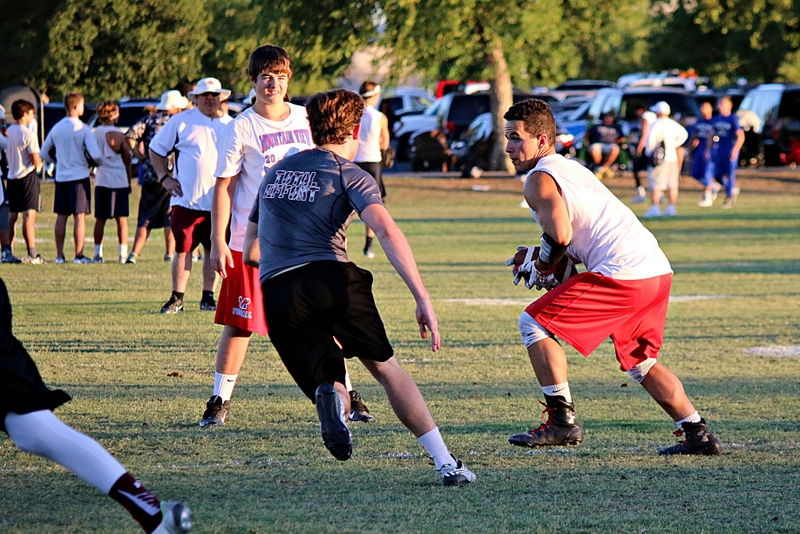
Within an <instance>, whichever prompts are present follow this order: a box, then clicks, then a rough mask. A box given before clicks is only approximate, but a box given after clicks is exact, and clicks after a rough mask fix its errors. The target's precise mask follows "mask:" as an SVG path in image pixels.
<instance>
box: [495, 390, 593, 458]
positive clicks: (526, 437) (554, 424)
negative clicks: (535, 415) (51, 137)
mask: <svg viewBox="0 0 800 534" xmlns="http://www.w3.org/2000/svg"><path fill="white" fill-rule="evenodd" d="M544 397H545V400H547V404H545V403H543V402H542V405H543V406H544V407H545V409H544V411H543V412H542V424H541V425H540V426H539V428H534V429H533V430H529V431H528V432H525V433H523V434H515V435H513V436H511V437H510V438H508V442H509V443H511V444H512V445H517V446H519V447H530V448H532V449H535V448H538V447H559V446H561V447H564V446H567V445H578V444H579V443H580V442H581V441H583V428H582V427H581V425H579V424H578V422H577V420H576V418H575V405H574V404H573V403H571V402H567V401H566V399H564V397H561V396H554V397H551V396H549V395H545V396H544ZM540 402H541V401H540ZM545 414H547V420H545Z"/></svg>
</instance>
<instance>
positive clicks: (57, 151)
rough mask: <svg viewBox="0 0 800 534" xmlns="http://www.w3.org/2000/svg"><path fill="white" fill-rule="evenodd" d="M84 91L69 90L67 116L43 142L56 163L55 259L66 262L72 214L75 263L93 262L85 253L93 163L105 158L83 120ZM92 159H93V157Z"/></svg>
mask: <svg viewBox="0 0 800 534" xmlns="http://www.w3.org/2000/svg"><path fill="white" fill-rule="evenodd" d="M83 104H84V100H83V95H82V94H80V93H67V96H65V97H64V108H65V109H66V111H67V116H66V117H64V118H63V119H61V120H60V121H58V122H57V123H56V125H55V126H53V129H52V130H50V133H49V134H47V138H46V139H45V140H44V144H43V145H42V159H43V160H44V161H45V163H55V164H56V174H55V178H56V194H55V201H54V203H53V211H55V213H56V227H55V234H56V263H64V239H65V237H66V234H67V219H68V218H69V217H70V215H72V218H73V223H74V228H73V237H74V239H75V260H74V261H73V263H92V260H91V259H89V258H87V257H86V256H84V255H83V245H84V241H85V239H86V214H87V213H91V212H92V191H91V183H90V182H89V175H90V174H91V167H93V166H95V165H97V164H99V163H100V161H101V160H102V155H101V154H100V148H99V147H98V146H97V142H95V140H94V136H93V135H92V131H91V130H90V129H89V127H88V126H86V125H85V124H84V123H82V122H81V120H80V116H81V115H83ZM90 160H91V161H90Z"/></svg>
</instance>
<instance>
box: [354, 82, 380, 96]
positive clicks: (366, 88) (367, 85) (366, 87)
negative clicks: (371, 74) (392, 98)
mask: <svg viewBox="0 0 800 534" xmlns="http://www.w3.org/2000/svg"><path fill="white" fill-rule="evenodd" d="M376 87H378V84H377V83H376V82H373V81H372V80H367V81H365V82H364V83H362V84H361V87H359V88H358V94H360V95H362V96H363V95H364V93H369V92H370V91H372V90H373V89H375V88H376Z"/></svg>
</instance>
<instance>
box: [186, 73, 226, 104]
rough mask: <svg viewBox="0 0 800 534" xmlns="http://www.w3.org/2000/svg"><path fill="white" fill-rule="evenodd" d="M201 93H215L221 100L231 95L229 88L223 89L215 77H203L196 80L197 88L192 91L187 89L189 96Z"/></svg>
mask: <svg viewBox="0 0 800 534" xmlns="http://www.w3.org/2000/svg"><path fill="white" fill-rule="evenodd" d="M203 93H216V94H218V95H219V97H220V99H222V100H225V99H226V98H228V97H229V96H230V95H231V91H230V89H223V88H222V84H221V83H219V80H218V79H216V78H203V79H202V80H200V81H199V82H197V88H196V89H195V90H194V91H189V96H196V95H202V94H203Z"/></svg>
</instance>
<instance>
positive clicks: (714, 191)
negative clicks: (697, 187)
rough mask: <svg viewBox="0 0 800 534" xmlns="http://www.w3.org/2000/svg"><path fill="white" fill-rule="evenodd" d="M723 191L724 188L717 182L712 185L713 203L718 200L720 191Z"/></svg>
mask: <svg viewBox="0 0 800 534" xmlns="http://www.w3.org/2000/svg"><path fill="white" fill-rule="evenodd" d="M720 189H722V186H721V185H719V184H718V183H717V182H712V183H711V202H712V203H713V202H714V201H715V200H717V195H718V194H719V190H720Z"/></svg>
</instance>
